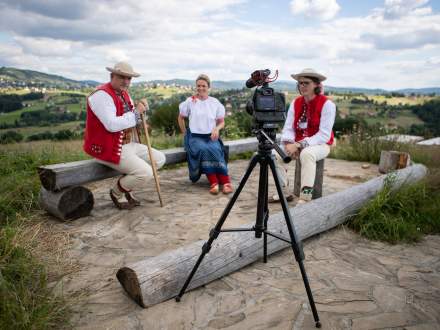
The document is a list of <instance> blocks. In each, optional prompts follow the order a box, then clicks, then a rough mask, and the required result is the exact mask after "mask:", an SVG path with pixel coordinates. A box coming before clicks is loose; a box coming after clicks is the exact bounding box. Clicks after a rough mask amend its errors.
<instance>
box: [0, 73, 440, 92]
mask: <svg viewBox="0 0 440 330" xmlns="http://www.w3.org/2000/svg"><path fill="white" fill-rule="evenodd" d="M1 80H3V82H5V83H6V82H13V81H15V82H18V83H19V84H21V85H26V84H31V83H33V84H47V85H50V86H56V87H72V88H82V87H95V86H97V85H99V84H100V83H99V82H97V81H93V80H73V79H69V78H66V77H63V76H60V75H55V74H48V73H43V72H39V71H34V70H26V69H18V68H12V67H0V81H1ZM142 84H165V85H172V84H176V85H183V86H192V85H193V84H194V81H193V80H189V79H178V78H175V79H166V80H165V79H155V80H149V81H140V82H135V83H134V84H133V85H135V86H136V85H142ZM271 86H273V87H274V88H275V89H278V90H287V91H295V90H296V83H295V82H294V81H287V80H279V81H276V82H274V83H272V84H271ZM212 87H213V88H216V89H222V90H226V89H242V88H244V87H245V81H244V80H243V81H241V80H229V81H223V80H214V81H213V82H212ZM325 90H326V91H329V92H340V93H344V92H345V93H363V94H390V93H402V94H411V93H414V94H433V93H434V94H436V95H440V87H425V88H403V89H397V90H385V89H380V88H362V87H335V86H325Z"/></svg>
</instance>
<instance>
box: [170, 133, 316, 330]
mask: <svg viewBox="0 0 440 330" xmlns="http://www.w3.org/2000/svg"><path fill="white" fill-rule="evenodd" d="M256 135H257V139H258V141H259V144H258V152H257V154H255V155H254V156H253V157H252V158H251V160H250V162H249V166H248V168H247V170H246V172H245V174H244V176H243V178H242V179H241V181H240V184H239V186H238V188H237V190H236V191H235V193H234V194H233V196H232V198H231V199H230V200H229V202H228V205H227V206H226V208H225V209H224V211H223V213H222V215H221V217H220V219H219V220H218V222H217V224H216V225H215V227H214V228H213V229H212V230H211V232H210V233H209V239H208V241H207V242H206V243H205V244H204V245H203V247H202V253H201V255H200V256H199V258H198V259H197V262H196V264H195V265H194V267H193V269H192V270H191V273H190V274H189V276H188V278H187V279H186V281H185V284H184V285H183V287H182V289H181V290H180V292H179V294H178V295H177V296H176V301H177V302H179V301H180V299H181V298H182V296H183V294H184V293H185V290H186V288H187V287H188V285H189V283H190V282H191V279H192V278H193V276H194V274H195V273H196V271H197V269H198V267H199V265H200V263H201V262H202V260H203V258H204V257H205V255H206V254H207V253H208V252H209V251H210V250H211V246H212V243H213V241H214V240H215V239H216V238H217V237H218V236H219V234H220V233H222V232H238V231H254V232H255V237H256V238H261V237H262V236H263V241H264V244H263V260H264V262H265V263H266V262H267V236H268V235H269V236H272V237H275V238H278V239H280V240H282V241H284V242H287V243H289V244H290V245H291V247H292V250H293V253H294V255H295V259H296V261H297V262H298V265H299V269H300V271H301V276H302V279H303V282H304V286H305V289H306V292H307V296H308V298H309V303H310V307H311V309H312V313H313V318H314V319H315V326H316V327H317V328H320V327H321V322H320V321H319V316H318V311H317V310H316V306H315V302H314V300H313V295H312V291H311V289H310V285H309V280H308V278H307V273H306V271H305V268H304V264H303V260H304V252H303V249H302V244H301V241H298V238H297V236H296V232H295V228H294V226H293V222H292V217H291V215H290V212H289V209H288V206H287V201H286V198H285V196H284V194H283V190H282V188H281V183H280V180H279V178H278V173H277V171H276V168H275V160H274V156H273V155H272V149H273V148H275V149H276V151H277V152H278V153H279V154H280V156H281V157H282V158H283V160H284V161H285V162H289V161H290V157H288V156H286V155H285V153H284V151H283V150H282V149H281V148H280V147H279V146H278V145H277V144H276V143H275V142H274V140H275V137H276V134H275V131H274V130H269V131H267V132H265V131H264V130H263V129H259V130H257V131H256ZM257 163H259V164H260V176H259V184H258V199H257V219H256V222H255V226H254V227H252V228H228V229H222V226H223V224H224V222H225V221H226V218H227V216H228V214H229V212H230V211H231V209H232V207H233V206H234V204H235V202H236V200H237V198H238V196H239V195H240V193H241V191H242V189H243V187H244V186H245V184H246V182H247V180H248V178H249V176H250V175H251V173H252V170H253V169H254V168H255V166H256V165H257ZM268 167H270V169H271V171H272V175H273V178H274V181H275V186H276V188H277V192H278V196H279V197H280V201H281V206H282V209H283V213H284V218H285V220H286V225H287V229H288V231H289V236H290V240H289V239H287V238H284V237H282V236H280V235H278V234H275V233H272V232H269V231H268V230H267V221H268V219H269V207H268V172H269V171H268Z"/></svg>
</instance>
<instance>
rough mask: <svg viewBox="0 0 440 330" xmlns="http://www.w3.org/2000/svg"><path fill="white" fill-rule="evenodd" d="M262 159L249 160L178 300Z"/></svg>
mask: <svg viewBox="0 0 440 330" xmlns="http://www.w3.org/2000/svg"><path fill="white" fill-rule="evenodd" d="M259 161H260V156H259V155H258V154H257V155H254V156H253V157H252V158H251V160H250V162H249V166H248V168H247V170H246V172H245V174H244V176H243V178H242V179H241V181H240V184H239V185H238V187H237V190H235V193H234V195H233V196H232V198H231V199H230V200H229V202H228V205H227V206H226V208H225V209H224V210H223V213H222V215H221V216H220V219H219V220H218V222H217V224H216V225H215V227H214V229H212V230H211V232H210V233H209V239H208V241H206V243H205V244H203V247H202V253H201V254H200V256H199V258H198V259H197V262H196V264H195V265H194V267H193V269H192V270H191V273H190V274H189V276H188V278H187V279H186V281H185V284H183V287H182V289H181V290H180V292H179V294H178V295H177V296H176V301H178V302H179V301H180V298H181V297H182V296H183V294H184V293H185V291H186V288H187V287H188V285H189V283H190V282H191V280H192V278H193V276H194V274H195V273H196V271H197V269H198V268H199V266H200V263H201V262H202V260H203V258H204V257H205V255H206V254H207V253H208V252H209V250H211V245H212V242H213V241H214V240H215V239H216V238H217V237H218V235H219V234H220V230H221V228H222V226H223V223H224V222H225V220H226V217H227V216H228V214H229V212H230V211H231V209H232V207H233V206H234V204H235V201H236V200H237V198H238V195H240V193H241V191H242V189H243V187H244V185H245V184H246V181H247V180H248V179H249V176H250V175H251V173H252V170H253V169H254V168H255V165H257V163H258V162H259Z"/></svg>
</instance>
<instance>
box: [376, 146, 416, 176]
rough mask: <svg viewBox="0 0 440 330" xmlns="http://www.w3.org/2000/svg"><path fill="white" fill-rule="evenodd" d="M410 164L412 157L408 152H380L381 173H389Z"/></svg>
mask: <svg viewBox="0 0 440 330" xmlns="http://www.w3.org/2000/svg"><path fill="white" fill-rule="evenodd" d="M409 163H410V156H409V154H408V153H407V152H401V151H391V150H390V151H387V150H382V151H381V152H380V161H379V172H380V173H388V172H390V171H394V170H398V169H401V168H405V167H407V166H408V165H409Z"/></svg>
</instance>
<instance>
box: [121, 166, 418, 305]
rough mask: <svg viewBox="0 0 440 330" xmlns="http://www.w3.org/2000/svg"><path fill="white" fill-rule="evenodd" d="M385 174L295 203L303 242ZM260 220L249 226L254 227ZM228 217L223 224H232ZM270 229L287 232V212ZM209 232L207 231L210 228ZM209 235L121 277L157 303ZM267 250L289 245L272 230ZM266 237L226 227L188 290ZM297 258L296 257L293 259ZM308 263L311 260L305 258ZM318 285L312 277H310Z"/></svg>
mask: <svg viewBox="0 0 440 330" xmlns="http://www.w3.org/2000/svg"><path fill="white" fill-rule="evenodd" d="M426 172H427V170H426V167H424V166H423V165H414V166H410V167H408V168H405V169H403V170H400V171H397V175H396V178H395V180H394V181H393V183H392V184H393V188H395V189H396V188H398V187H400V186H401V185H403V184H410V183H414V182H417V181H418V180H420V179H422V178H423V177H424V176H425V175H426ZM385 178H386V176H385V175H383V176H381V177H378V178H375V179H373V180H370V181H367V182H365V183H362V184H359V185H356V186H353V187H351V188H349V189H346V190H344V191H340V192H338V193H335V194H332V195H329V196H325V197H323V198H319V199H317V200H314V201H311V202H309V203H307V204H303V205H300V206H297V207H294V208H291V209H290V212H291V215H292V222H293V225H294V227H295V230H296V234H297V239H298V242H300V241H301V240H304V239H306V238H307V237H310V236H313V235H315V234H318V233H322V232H324V231H326V230H328V229H331V228H333V227H335V226H337V225H339V224H341V223H344V222H345V221H347V218H348V217H350V216H352V215H354V214H356V213H357V212H358V210H359V208H361V207H362V206H363V205H364V204H365V203H367V202H368V201H369V200H371V199H372V198H373V197H374V196H375V195H376V193H377V192H378V191H380V190H381V189H382V187H383V185H384V181H385ZM254 225H255V222H252V223H249V224H247V225H245V226H243V229H244V228H251V227H252V226H254ZM227 227H228V226H227V221H226V223H225V226H224V228H223V229H225V228H227ZM268 229H269V231H271V232H273V233H276V234H278V235H280V236H284V237H288V235H289V234H288V230H287V226H286V221H285V219H284V214H283V213H282V212H280V213H277V214H272V215H270V217H269V221H268ZM207 236H208V233H207ZM203 243H204V241H198V242H195V243H192V244H189V245H186V246H182V247H180V248H179V249H177V250H170V251H165V252H163V253H161V254H159V255H157V256H155V257H149V258H146V259H144V260H141V261H138V262H136V263H133V264H131V265H127V266H125V267H122V268H120V269H119V270H118V272H117V274H116V277H117V278H118V280H119V282H120V283H121V285H122V287H123V288H124V289H125V291H126V292H127V293H128V295H129V296H130V297H131V298H132V299H133V300H134V301H136V302H137V303H138V304H139V305H140V306H142V307H148V306H152V305H154V304H157V303H160V302H162V301H165V300H167V299H170V298H173V297H175V296H176V295H177V294H178V293H179V291H180V289H181V288H182V286H183V283H184V282H185V280H186V278H187V276H188V275H189V273H190V271H191V270H192V268H193V266H194V264H195V263H196V261H197V259H198V258H199V256H200V253H201V252H202V246H203ZM267 243H268V245H267V248H268V254H272V253H274V252H276V251H279V250H281V249H284V248H286V247H289V246H290V245H289V244H288V243H286V242H283V241H281V240H279V239H276V238H274V237H272V236H269V237H268V242H267ZM262 255H263V240H262V239H258V238H255V234H254V232H251V231H243V232H224V233H221V234H220V236H219V237H218V239H216V240H215V241H214V242H213V244H212V249H211V250H210V251H209V253H208V254H206V256H205V258H204V259H203V262H202V263H201V264H200V267H199V269H198V270H197V272H196V273H195V275H194V277H193V279H192V281H191V282H190V284H189V286H188V290H191V289H194V288H197V287H199V286H201V285H204V284H206V283H209V282H211V281H213V280H215V279H218V278H220V277H222V276H225V275H227V274H230V273H232V272H234V271H236V270H238V269H241V268H243V267H245V266H246V265H249V264H251V263H252V262H254V261H256V260H258V259H260V258H262ZM293 260H294V258H293V257H292V262H294V261H293ZM306 266H307V262H306ZM311 286H312V288H313V283H311Z"/></svg>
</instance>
